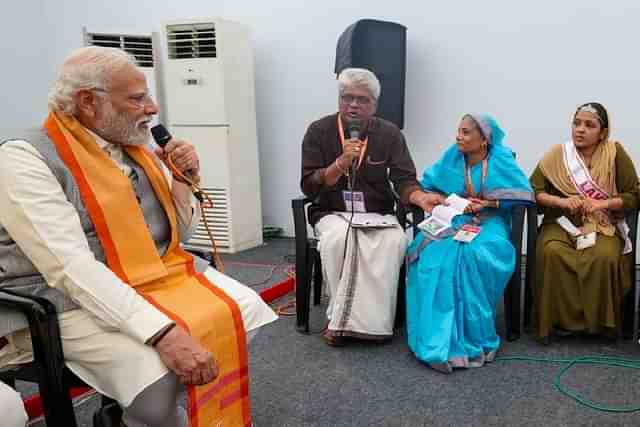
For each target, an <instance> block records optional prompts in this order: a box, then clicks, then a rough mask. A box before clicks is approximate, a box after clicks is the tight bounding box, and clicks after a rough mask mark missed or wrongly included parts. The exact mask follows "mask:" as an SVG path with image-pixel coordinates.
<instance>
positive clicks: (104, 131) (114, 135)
mask: <svg viewBox="0 0 640 427" xmlns="http://www.w3.org/2000/svg"><path fill="white" fill-rule="evenodd" d="M143 120H148V118H145V119H142V120H140V121H143ZM138 123H139V122H137V123H131V122H130V121H129V120H128V119H127V116H126V115H125V114H118V113H116V112H115V111H114V109H113V106H112V105H111V102H109V101H106V102H105V103H104V118H103V120H102V126H100V127H99V128H98V129H96V133H97V134H98V135H100V136H101V137H102V138H104V139H105V140H107V141H108V142H111V143H115V144H121V145H131V146H145V145H148V144H150V143H151V132H150V131H149V129H142V128H139V127H138Z"/></svg>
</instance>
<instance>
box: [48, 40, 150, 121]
mask: <svg viewBox="0 0 640 427" xmlns="http://www.w3.org/2000/svg"><path fill="white" fill-rule="evenodd" d="M127 65H133V66H136V65H137V63H136V59H135V58H134V57H133V55H130V54H129V53H127V52H125V51H123V50H121V49H117V48H114V47H101V46H90V47H83V48H80V49H76V50H74V51H73V52H72V53H71V54H70V55H69V56H68V57H67V58H66V59H65V61H64V63H63V64H62V69H61V70H60V75H59V76H58V78H57V79H56V81H55V82H54V84H53V87H52V88H51V90H50V91H49V109H50V110H51V111H58V112H61V113H66V114H70V115H75V114H76V113H77V105H76V94H77V93H78V91H80V90H87V89H101V90H105V91H108V90H109V84H110V82H111V78H112V76H113V75H114V74H115V73H116V72H118V71H119V70H121V69H122V68H124V67H125V66H127Z"/></svg>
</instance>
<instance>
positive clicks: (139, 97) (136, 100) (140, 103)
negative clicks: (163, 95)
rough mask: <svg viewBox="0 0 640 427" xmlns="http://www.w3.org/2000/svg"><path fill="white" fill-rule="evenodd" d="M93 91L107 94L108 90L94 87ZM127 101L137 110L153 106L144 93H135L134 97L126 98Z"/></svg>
mask: <svg viewBox="0 0 640 427" xmlns="http://www.w3.org/2000/svg"><path fill="white" fill-rule="evenodd" d="M93 90H95V91H96V92H102V93H109V91H108V90H106V89H103V88H101V87H94V88H93ZM127 101H129V102H130V103H132V104H133V105H135V106H136V107H138V108H144V107H146V106H147V105H155V103H154V102H153V99H152V98H151V96H150V95H149V94H148V93H146V92H145V93H137V94H135V95H131V96H128V97H127Z"/></svg>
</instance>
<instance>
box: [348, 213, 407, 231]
mask: <svg viewBox="0 0 640 427" xmlns="http://www.w3.org/2000/svg"><path fill="white" fill-rule="evenodd" d="M340 215H342V217H343V218H344V219H346V220H347V221H349V218H351V213H344V212H342V213H341V214H340ZM396 225H398V223H397V222H395V221H393V220H392V219H391V220H389V219H387V218H385V217H384V215H380V214H377V213H357V212H356V213H354V214H353V220H352V221H351V226H352V227H353V228H386V227H395V226H396Z"/></svg>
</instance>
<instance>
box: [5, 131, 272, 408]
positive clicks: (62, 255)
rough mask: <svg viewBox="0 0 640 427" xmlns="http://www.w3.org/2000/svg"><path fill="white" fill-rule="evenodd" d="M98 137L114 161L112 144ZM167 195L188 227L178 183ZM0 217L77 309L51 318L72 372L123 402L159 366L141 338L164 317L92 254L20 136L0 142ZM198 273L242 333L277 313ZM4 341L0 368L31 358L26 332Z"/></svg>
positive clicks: (228, 283)
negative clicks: (224, 297) (226, 300)
mask: <svg viewBox="0 0 640 427" xmlns="http://www.w3.org/2000/svg"><path fill="white" fill-rule="evenodd" d="M98 141H99V142H98V143H99V144H100V145H101V146H102V147H103V149H105V151H107V153H109V155H110V156H111V157H112V159H113V160H114V161H115V162H116V164H118V165H119V166H122V163H121V159H122V157H121V149H120V147H118V146H114V145H111V144H108V143H106V142H105V141H100V140H99V138H98ZM105 144H107V145H105ZM118 152H119V153H120V156H118V154H117V153H118ZM114 153H115V155H114ZM121 169H123V168H122V167H121ZM123 172H125V173H126V169H123ZM172 194H173V198H174V201H175V202H176V207H177V209H178V220H179V228H180V230H181V232H184V230H188V229H190V228H191V227H190V226H192V225H193V224H189V223H188V222H187V221H193V219H192V218H193V215H192V213H191V210H192V196H191V195H190V192H188V189H187V188H186V186H184V185H181V184H179V185H173V186H172ZM0 222H1V223H2V224H3V226H4V227H5V228H6V229H7V231H8V232H9V234H10V235H11V237H12V238H13V239H14V240H15V241H16V243H17V244H18V245H19V246H20V248H21V249H22V251H23V252H24V253H25V255H26V256H28V257H29V259H30V260H31V261H32V262H33V264H34V265H35V266H36V268H38V270H39V271H40V272H41V273H42V275H43V276H44V278H45V280H46V281H47V283H48V284H49V286H52V287H55V288H57V289H60V290H61V291H63V292H65V293H66V294H67V295H69V296H70V297H71V298H72V299H73V300H74V301H75V302H76V303H77V304H78V305H79V306H80V307H81V309H79V310H73V311H69V312H66V313H62V314H60V317H59V319H60V329H61V335H62V344H63V349H64V352H65V359H66V362H67V365H68V366H69V368H70V369H71V370H72V371H74V372H75V373H76V374H77V375H78V376H79V377H80V378H82V379H83V380H84V381H86V382H87V383H88V384H89V385H91V386H92V387H94V388H96V389H97V390H98V391H100V392H101V393H104V394H106V395H107V396H110V397H112V398H115V399H116V400H117V401H118V402H120V403H121V404H123V405H124V406H127V405H128V404H129V403H130V402H131V401H132V400H133V399H134V398H135V396H136V395H137V394H138V393H139V392H140V391H142V390H143V389H144V388H145V387H146V386H148V385H150V384H151V383H153V382H154V381H156V380H157V379H159V378H160V377H161V376H162V375H164V374H165V373H166V372H167V370H166V367H165V366H164V365H163V364H162V362H161V361H160V358H159V357H158V354H157V352H156V351H155V350H154V349H153V348H151V347H149V346H146V345H144V343H145V342H146V341H147V340H148V339H149V338H150V337H152V336H153V335H154V334H155V333H156V332H157V331H159V330H160V329H161V328H163V327H164V326H166V325H167V324H168V323H169V322H170V321H171V320H170V319H169V318H168V317H167V316H166V315H164V314H163V313H162V312H160V311H159V310H158V309H157V308H155V307H154V306H153V305H151V304H150V303H148V302H147V301H146V300H145V299H144V298H142V297H141V296H140V295H138V293H137V292H136V291H135V290H134V289H133V288H131V287H130V286H128V285H126V284H125V283H123V282H122V281H121V280H120V279H119V278H118V277H117V276H116V275H115V274H114V273H113V272H112V271H111V270H109V268H108V267H107V266H106V265H105V264H103V263H101V262H99V261H97V260H96V259H95V257H94V255H93V253H92V252H91V250H90V249H89V245H88V243H87V239H86V237H85V234H84V232H83V230H82V227H81V225H80V218H79V217H78V213H77V211H76V210H75V208H74V207H73V205H71V203H70V202H69V201H68V200H67V198H66V196H65V194H64V192H63V190H62V188H61V186H60V184H59V182H58V181H57V179H56V178H55V177H54V176H53V174H52V172H51V171H50V169H49V168H48V167H47V165H46V164H45V163H44V162H43V160H42V158H41V156H40V154H39V153H38V152H37V150H35V148H33V146H31V145H30V144H29V143H27V142H25V141H12V142H7V143H5V144H3V145H2V146H0ZM185 222H187V223H185ZM205 274H206V276H207V277H208V278H209V279H210V280H211V281H212V282H213V283H215V284H217V285H218V286H219V287H220V288H221V289H222V290H224V291H225V292H226V293H227V294H228V295H229V296H230V297H232V298H233V299H234V300H235V301H236V302H237V303H238V305H239V306H240V309H241V312H242V318H243V321H244V326H245V329H246V330H247V331H252V330H255V329H256V328H259V327H260V326H262V325H265V324H267V323H270V322H272V321H274V320H275V319H276V318H277V316H276V315H275V313H274V312H273V310H271V308H269V306H268V305H267V304H265V303H264V301H262V299H261V298H260V296H259V295H257V294H256V293H255V292H254V291H253V290H252V289H250V288H248V287H246V286H244V285H241V284H240V283H238V282H236V281H235V280H233V279H231V278H229V277H227V276H224V275H223V274H221V273H219V272H217V271H216V270H214V269H211V268H209V269H208V270H207V271H206V272H205ZM11 342H12V343H11V346H10V347H9V348H6V349H4V352H3V353H4V356H2V354H0V356H2V357H0V366H1V365H2V364H6V363H8V362H14V363H20V362H23V361H25V360H29V359H30V358H31V354H30V339H29V338H28V331H25V332H24V333H22V334H16V335H15V336H14V337H13V339H12V340H11ZM8 350H14V352H13V353H12V354H7V353H9V351H8Z"/></svg>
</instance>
